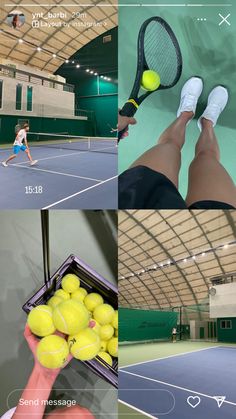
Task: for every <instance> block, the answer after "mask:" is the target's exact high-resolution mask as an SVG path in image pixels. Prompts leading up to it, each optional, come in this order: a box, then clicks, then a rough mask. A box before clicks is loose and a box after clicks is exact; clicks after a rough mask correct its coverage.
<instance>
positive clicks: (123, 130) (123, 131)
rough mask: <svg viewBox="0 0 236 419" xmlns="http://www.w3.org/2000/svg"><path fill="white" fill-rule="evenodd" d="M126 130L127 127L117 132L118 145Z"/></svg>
mask: <svg viewBox="0 0 236 419" xmlns="http://www.w3.org/2000/svg"><path fill="white" fill-rule="evenodd" d="M127 128H128V125H127V126H126V127H125V128H123V129H122V130H121V131H118V143H119V141H120V140H121V139H122V137H123V135H124V133H125V131H126V130H127Z"/></svg>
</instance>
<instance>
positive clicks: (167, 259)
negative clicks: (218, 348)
mask: <svg viewBox="0 0 236 419" xmlns="http://www.w3.org/2000/svg"><path fill="white" fill-rule="evenodd" d="M231 242H233V243H232V244H230V243H231ZM234 242H235V243H234ZM230 273H236V213H235V212H233V211H223V210H215V211H181V210H180V211H179V210H172V211H151V210H149V211H142V210H138V211H137V210H136V211H119V292H120V297H119V304H120V305H121V306H124V307H143V308H152V309H160V308H169V307H175V306H179V305H194V304H201V303H202V302H203V301H205V300H206V298H207V297H208V290H209V287H210V286H211V279H212V278H213V277H216V276H222V275H224V274H230Z"/></svg>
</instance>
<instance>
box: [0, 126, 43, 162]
mask: <svg viewBox="0 0 236 419" xmlns="http://www.w3.org/2000/svg"><path fill="white" fill-rule="evenodd" d="M28 131H29V125H28V124H24V126H23V128H22V129H20V130H19V131H18V132H17V133H16V138H15V141H14V144H13V154H11V156H10V157H8V159H7V160H5V161H3V162H2V165H3V166H4V167H7V166H8V163H9V162H10V161H11V160H13V159H15V158H16V157H17V155H18V153H19V152H20V151H24V152H25V153H26V155H27V157H28V159H29V161H30V165H31V166H34V165H35V164H36V163H37V162H38V160H33V159H32V157H31V154H30V150H29V146H28V142H27V132H28ZM23 142H24V144H23Z"/></svg>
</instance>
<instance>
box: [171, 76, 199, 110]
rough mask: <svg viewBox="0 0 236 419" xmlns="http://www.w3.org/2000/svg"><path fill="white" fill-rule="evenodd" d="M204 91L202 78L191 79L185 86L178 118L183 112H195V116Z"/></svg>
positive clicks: (182, 91)
mask: <svg viewBox="0 0 236 419" xmlns="http://www.w3.org/2000/svg"><path fill="white" fill-rule="evenodd" d="M202 90H203V81H202V79H201V78H200V77H191V78H190V79H189V80H187V81H186V83H185V84H184V85H183V87H182V90H181V99H180V105H179V109H178V111H177V117H179V116H180V115H181V113H182V112H193V114H194V115H195V112H196V107H197V102H198V99H199V97H200V96H201V93H202Z"/></svg>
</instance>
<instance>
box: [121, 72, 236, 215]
mask: <svg viewBox="0 0 236 419" xmlns="http://www.w3.org/2000/svg"><path fill="white" fill-rule="evenodd" d="M202 91H203V80H202V79H201V78H200V77H191V78H190V79H189V80H187V82H186V83H185V84H184V86H183V88H182V91H181V98H180V105H179V108H178V111H177V119H176V120H175V121H174V122H173V123H172V124H171V125H170V126H169V127H168V128H167V129H166V130H165V131H164V132H163V133H162V134H161V136H160V138H159V140H158V143H157V145H156V146H154V147H152V148H151V149H149V150H148V151H146V152H145V153H144V154H143V155H142V156H140V157H139V158H138V159H137V160H136V161H135V162H134V163H133V164H132V166H131V167H130V168H129V169H128V170H126V171H125V172H124V173H122V174H121V175H120V176H119V208H121V209H122V208H125V209H136V208H138V209H186V208H189V209H234V208H236V187H235V185H234V183H233V181H232V179H231V177H230V175H229V174H228V173H227V171H226V170H225V168H224V167H223V166H222V165H221V163H220V152H219V146H218V142H217V138H216V136H215V132H214V127H215V125H216V123H217V120H218V118H219V116H220V114H221V113H222V112H223V110H224V108H225V107H226V105H227V102H228V98H229V95H228V91H227V89H226V88H225V87H224V86H216V87H215V88H214V89H213V90H212V91H211V92H210V94H209V97H208V103H207V107H206V109H205V111H204V112H203V114H202V115H201V116H200V118H199V119H198V121H197V125H198V127H199V130H200V136H199V138H198V141H197V144H196V148H195V157H194V160H193V161H192V163H191V165H190V167H189V184H188V192H187V197H186V200H184V199H183V198H182V196H181V195H180V193H179V191H178V177H179V170H180V166H181V149H182V147H183V145H184V142H185V132H186V127H187V125H188V124H189V123H190V122H191V120H192V119H193V117H194V115H195V111H196V107H197V103H198V99H199V97H200V96H201V93H202ZM122 118H123V117H119V121H118V130H119V131H120V130H122V129H123V128H124V127H126V126H127V124H129V120H127V119H128V118H124V120H123V119H122ZM130 123H131V124H134V123H135V121H134V120H133V118H130ZM127 134H128V132H126V133H125V135H124V137H125V136H127Z"/></svg>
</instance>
